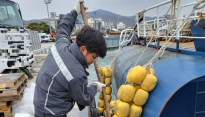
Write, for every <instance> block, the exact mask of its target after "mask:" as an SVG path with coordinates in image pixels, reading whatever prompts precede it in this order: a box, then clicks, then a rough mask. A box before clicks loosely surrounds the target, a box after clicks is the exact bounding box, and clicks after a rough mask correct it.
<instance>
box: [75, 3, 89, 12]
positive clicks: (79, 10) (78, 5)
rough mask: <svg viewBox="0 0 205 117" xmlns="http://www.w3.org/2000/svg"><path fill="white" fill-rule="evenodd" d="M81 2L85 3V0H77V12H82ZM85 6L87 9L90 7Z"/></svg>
mask: <svg viewBox="0 0 205 117" xmlns="http://www.w3.org/2000/svg"><path fill="white" fill-rule="evenodd" d="M80 3H84V0H77V2H76V5H75V7H74V9H75V10H76V12H77V13H78V14H81V8H80ZM84 8H85V10H87V9H88V8H87V7H85V5H84Z"/></svg>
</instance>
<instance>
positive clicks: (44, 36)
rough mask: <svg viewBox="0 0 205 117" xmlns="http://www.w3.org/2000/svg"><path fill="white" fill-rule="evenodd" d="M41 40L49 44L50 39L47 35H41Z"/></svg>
mask: <svg viewBox="0 0 205 117" xmlns="http://www.w3.org/2000/svg"><path fill="white" fill-rule="evenodd" d="M39 38H40V41H41V42H49V41H50V37H49V35H47V34H46V33H39Z"/></svg>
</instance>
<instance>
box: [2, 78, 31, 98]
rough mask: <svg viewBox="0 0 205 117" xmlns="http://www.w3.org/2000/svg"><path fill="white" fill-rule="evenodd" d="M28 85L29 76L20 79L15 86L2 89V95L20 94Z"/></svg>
mask: <svg viewBox="0 0 205 117" xmlns="http://www.w3.org/2000/svg"><path fill="white" fill-rule="evenodd" d="M26 86H27V78H26V77H23V78H21V80H19V81H18V83H17V84H16V85H15V87H14V88H10V89H0V97H4V96H14V95H18V94H19V93H20V91H21V90H22V88H25V87H26Z"/></svg>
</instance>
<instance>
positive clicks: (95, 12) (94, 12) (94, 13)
mask: <svg viewBox="0 0 205 117" xmlns="http://www.w3.org/2000/svg"><path fill="white" fill-rule="evenodd" d="M96 14H97V11H93V15H94V16H93V20H94V29H95V30H96V21H95V18H96Z"/></svg>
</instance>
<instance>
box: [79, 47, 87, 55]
mask: <svg viewBox="0 0 205 117" xmlns="http://www.w3.org/2000/svg"><path fill="white" fill-rule="evenodd" d="M80 52H81V53H82V54H83V55H85V54H87V49H86V47H85V46H80Z"/></svg>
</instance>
